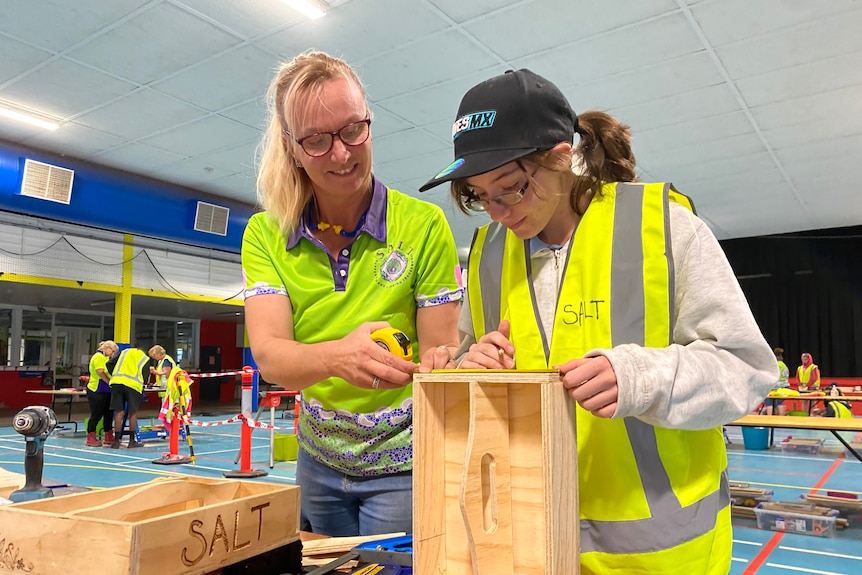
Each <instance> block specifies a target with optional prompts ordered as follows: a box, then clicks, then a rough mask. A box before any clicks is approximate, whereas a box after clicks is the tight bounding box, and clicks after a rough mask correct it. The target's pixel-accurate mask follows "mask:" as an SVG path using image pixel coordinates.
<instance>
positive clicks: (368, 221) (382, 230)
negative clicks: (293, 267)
mask: <svg viewBox="0 0 862 575" xmlns="http://www.w3.org/2000/svg"><path fill="white" fill-rule="evenodd" d="M388 193H389V191H388V190H387V188H386V186H384V185H383V184H381V183H380V182H379V181H378V180H377V178H375V177H374V176H372V177H371V205H370V206H368V214H367V215H366V216H365V223H364V224H362V227H361V228H359V233H363V232H364V233H366V234H368V235H369V236H371V237H372V238H374V239H375V240H377V241H379V242H383V243H386V200H387V196H388ZM305 214H306V210H303V212H302V216H300V218H299V225H298V226H297V227H296V228H295V229H294V230H293V231H292V232H291V233H290V235H289V236H288V237H287V245H286V246H285V249H287V250H292V249H293V248H294V247H296V244H298V243H299V240H300V239H301V238H306V239H307V240H309V241H312V243H313V242H314V238H313V237H312V235H311V234H310V233H308V225H307V223H306V221H305ZM359 233H358V234H357V237H358V236H359Z"/></svg>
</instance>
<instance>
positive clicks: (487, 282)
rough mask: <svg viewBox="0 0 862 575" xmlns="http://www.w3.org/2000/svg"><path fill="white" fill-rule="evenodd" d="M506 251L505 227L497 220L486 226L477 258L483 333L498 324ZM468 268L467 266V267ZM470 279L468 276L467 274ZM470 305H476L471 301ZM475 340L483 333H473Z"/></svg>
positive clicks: (468, 277)
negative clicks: (483, 324)
mask: <svg viewBox="0 0 862 575" xmlns="http://www.w3.org/2000/svg"><path fill="white" fill-rule="evenodd" d="M505 253H506V227H505V226H504V225H502V224H498V223H497V222H492V223H491V224H490V225H489V226H488V233H487V235H486V236H485V243H484V244H483V245H482V259H481V260H479V285H480V286H481V291H482V315H483V317H484V318H485V333H488V332H490V331H494V330H496V329H497V326H499V325H500V306H501V300H502V295H501V294H502V292H501V287H500V276H501V275H502V273H503V255H504V254H505ZM468 269H469V268H468ZM467 281H468V282H469V281H470V276H469V275H468V276H467ZM470 305H476V304H475V303H471V304H470ZM473 335H474V336H475V337H476V341H479V338H480V337H482V336H483V335H484V334H481V333H476V334H473Z"/></svg>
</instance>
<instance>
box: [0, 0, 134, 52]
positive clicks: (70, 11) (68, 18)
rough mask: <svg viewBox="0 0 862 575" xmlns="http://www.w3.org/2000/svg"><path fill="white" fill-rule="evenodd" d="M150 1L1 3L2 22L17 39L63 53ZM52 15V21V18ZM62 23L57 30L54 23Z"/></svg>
mask: <svg viewBox="0 0 862 575" xmlns="http://www.w3.org/2000/svg"><path fill="white" fill-rule="evenodd" d="M149 1H150V0H123V2H104V1H103V0H75V1H74V2H67V1H66V0H39V2H0V22H3V28H4V29H5V30H9V31H10V32H11V33H13V34H14V35H15V36H16V37H17V38H19V39H21V40H23V41H26V42H29V43H32V44H34V45H36V46H41V47H42V48H45V49H47V50H52V51H56V52H60V51H62V50H65V49H67V48H69V47H70V46H73V45H75V44H77V43H79V42H82V41H84V40H85V39H86V38H88V37H89V36H90V35H92V34H95V33H96V32H98V31H99V30H101V29H103V28H105V27H110V26H112V25H113V24H114V23H115V22H116V21H118V20H120V19H121V18H123V17H124V16H125V15H126V14H128V13H130V12H134V11H135V10H137V9H138V7H140V6H143V5H144V4H146V3H148V2H149ZM48 15H50V17H48ZM53 22H56V23H62V25H57V26H53V25H51V23H53Z"/></svg>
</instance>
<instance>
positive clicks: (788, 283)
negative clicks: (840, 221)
mask: <svg viewBox="0 0 862 575" xmlns="http://www.w3.org/2000/svg"><path fill="white" fill-rule="evenodd" d="M721 245H722V247H723V248H724V251H725V253H726V254H727V259H728V260H729V261H730V265H731V267H733V270H734V272H735V273H736V276H737V278H738V280H739V285H740V286H742V290H743V292H745V296H746V297H747V298H748V303H749V305H750V306H751V310H752V312H754V317H755V319H756V320H757V323H758V325H759V326H760V330H761V331H762V332H763V335H764V337H766V340H767V341H768V342H769V345H770V346H771V347H783V348H784V362H785V363H786V364H787V366H788V367H789V368H790V375H791V376H793V375H794V374H795V372H796V368H797V367H798V366H799V364H800V355H802V353H804V352H808V353H810V354H811V355H812V356H813V357H814V363H816V364H817V365H818V366H819V367H820V373H821V378H822V383H823V385H827V384H828V383H829V378H830V377H862V226H855V227H848V228H837V229H829V230H819V231H815V232H799V233H795V234H784V235H775V236H763V237H755V238H742V239H735V240H725V241H723V242H721Z"/></svg>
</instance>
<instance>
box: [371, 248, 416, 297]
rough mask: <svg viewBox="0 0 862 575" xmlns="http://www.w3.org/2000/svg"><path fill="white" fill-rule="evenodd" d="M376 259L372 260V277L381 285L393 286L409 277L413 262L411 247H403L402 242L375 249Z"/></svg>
mask: <svg viewBox="0 0 862 575" xmlns="http://www.w3.org/2000/svg"><path fill="white" fill-rule="evenodd" d="M375 255H376V256H377V261H376V262H374V277H375V279H376V280H377V285H379V286H381V287H394V286H396V285H398V284H400V283H401V282H403V281H404V280H405V279H407V278H408V277H410V273H411V272H412V271H413V266H414V265H415V262H414V261H413V248H410V249H408V250H405V249H404V243H403V242H398V246H393V245H391V244H390V245H388V246H387V247H386V248H384V249H381V250H377V253H376V254H375Z"/></svg>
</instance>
